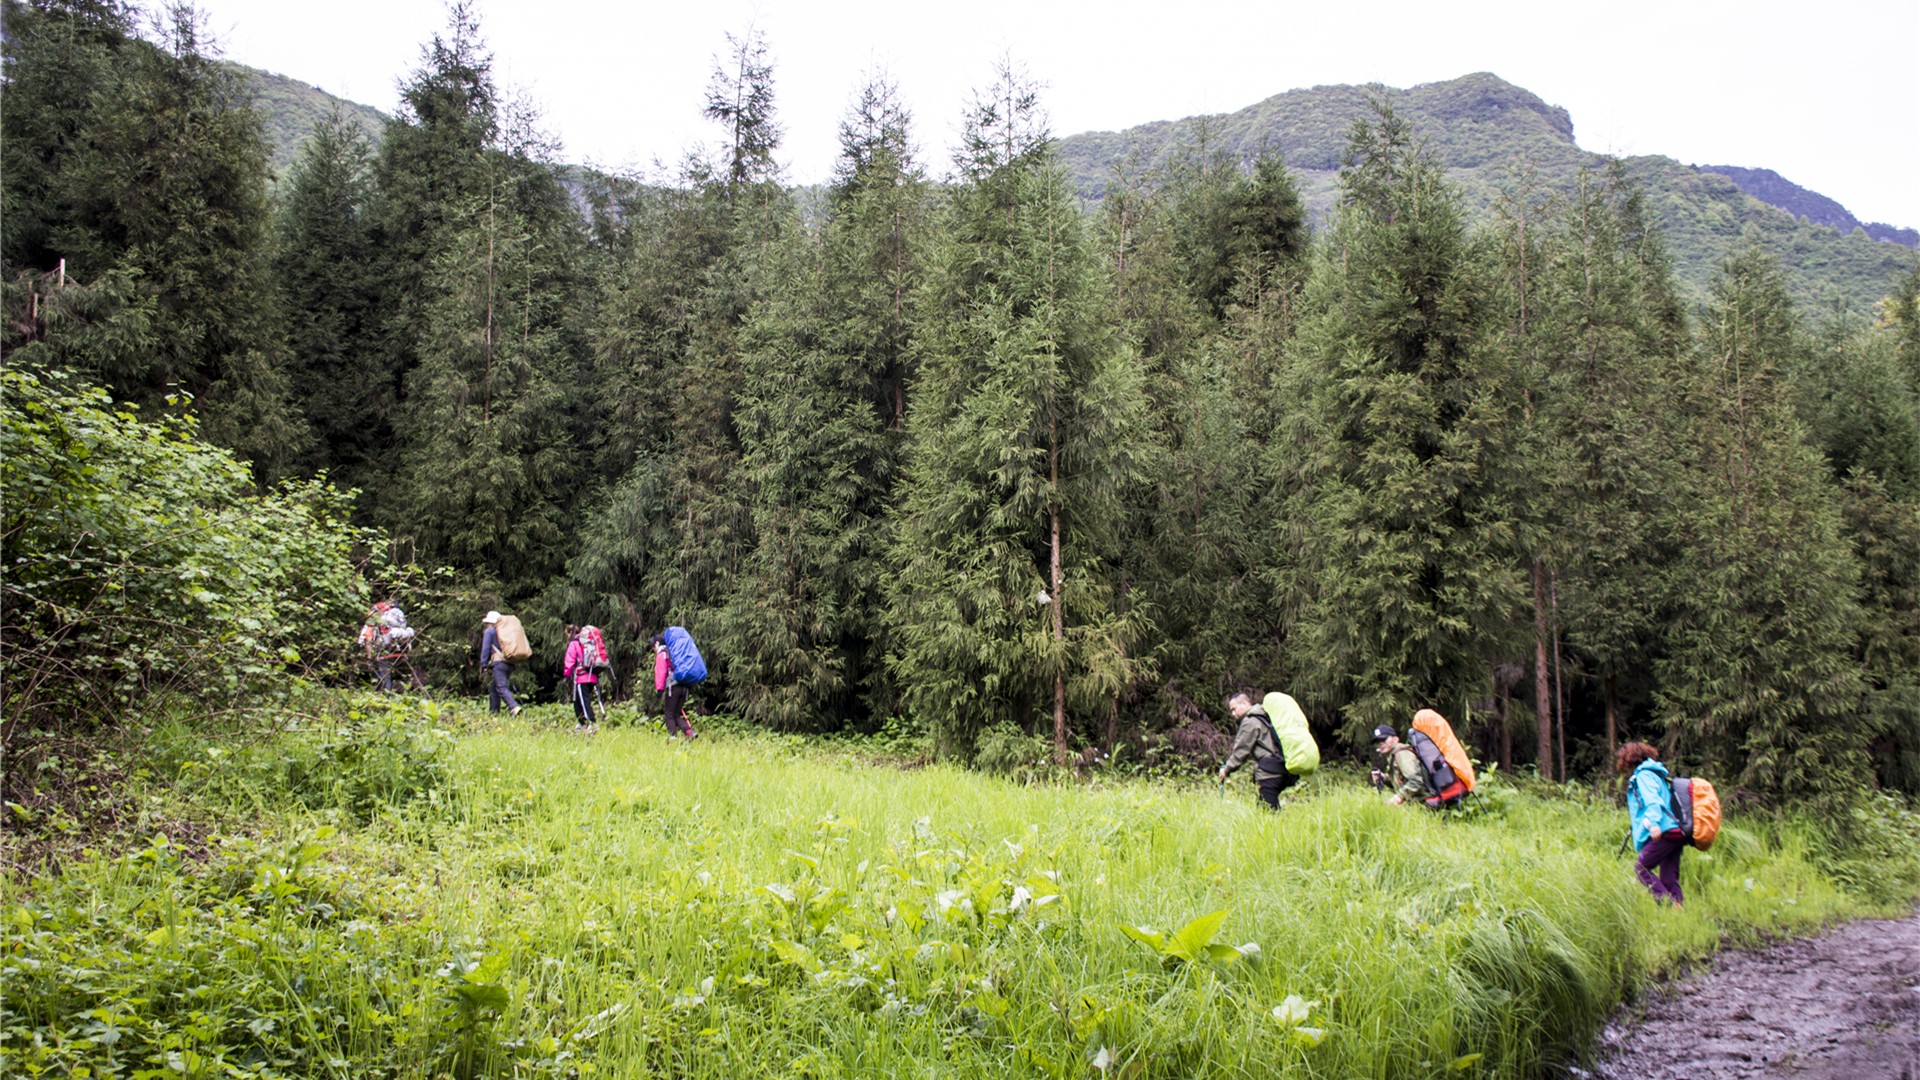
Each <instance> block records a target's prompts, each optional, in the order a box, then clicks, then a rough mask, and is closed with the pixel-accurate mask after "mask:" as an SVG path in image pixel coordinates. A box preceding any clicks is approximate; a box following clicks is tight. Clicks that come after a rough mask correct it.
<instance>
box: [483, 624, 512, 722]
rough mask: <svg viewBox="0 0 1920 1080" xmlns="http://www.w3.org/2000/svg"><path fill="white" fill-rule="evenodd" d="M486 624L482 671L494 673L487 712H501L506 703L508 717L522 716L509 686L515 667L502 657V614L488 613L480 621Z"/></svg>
mask: <svg viewBox="0 0 1920 1080" xmlns="http://www.w3.org/2000/svg"><path fill="white" fill-rule="evenodd" d="M480 621H481V622H482V623H484V624H486V627H487V629H486V632H484V633H482V634H481V635H480V670H481V671H482V672H483V673H484V672H487V671H491V672H492V673H493V686H492V687H491V688H490V689H489V690H488V692H487V711H488V712H496V713H497V712H499V711H500V703H501V702H505V703H506V706H507V715H508V716H519V715H520V703H519V702H517V701H515V700H513V690H512V688H511V687H509V686H508V685H507V676H508V674H509V673H511V672H512V671H513V665H512V664H509V663H507V661H506V660H505V658H503V657H502V656H501V655H500V632H499V630H498V629H497V627H498V626H499V625H500V613H499V612H497V611H489V612H487V616H486V618H484V619H481V620H480Z"/></svg>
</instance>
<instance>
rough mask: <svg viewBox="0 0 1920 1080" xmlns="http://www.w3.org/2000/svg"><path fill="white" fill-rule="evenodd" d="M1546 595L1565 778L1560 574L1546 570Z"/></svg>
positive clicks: (1556, 726)
mask: <svg viewBox="0 0 1920 1080" xmlns="http://www.w3.org/2000/svg"><path fill="white" fill-rule="evenodd" d="M1547 595H1548V596H1549V597H1550V598H1551V599H1552V601H1553V734H1554V737H1555V739H1557V740H1558V741H1559V743H1560V759H1559V768H1558V772H1559V774H1560V775H1559V778H1560V779H1561V780H1565V779H1566V778H1567V686H1566V683H1565V682H1564V681H1563V680H1562V679H1561V678H1560V575H1558V574H1556V573H1553V572H1552V571H1548V572H1547Z"/></svg>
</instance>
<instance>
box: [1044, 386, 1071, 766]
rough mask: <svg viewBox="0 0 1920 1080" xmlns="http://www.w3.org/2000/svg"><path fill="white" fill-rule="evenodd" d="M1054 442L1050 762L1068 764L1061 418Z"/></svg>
mask: <svg viewBox="0 0 1920 1080" xmlns="http://www.w3.org/2000/svg"><path fill="white" fill-rule="evenodd" d="M1053 429H1054V436H1055V437H1054V439H1053V445H1052V446H1050V447H1049V448H1048V449H1047V468H1048V471H1049V472H1051V473H1052V474H1053V490H1054V502H1053V506H1052V519H1053V520H1052V526H1053V528H1052V533H1053V536H1052V546H1053V550H1052V559H1051V561H1052V571H1053V572H1052V575H1051V577H1052V585H1053V648H1054V656H1055V658H1056V659H1055V667H1054V669H1053V761H1054V764H1056V765H1065V764H1066V763H1067V657H1066V651H1067V612H1066V599H1067V598H1066V597H1065V596H1063V595H1061V589H1060V494H1059V493H1060V439H1059V431H1060V420H1059V418H1058V417H1056V418H1055V419H1054V421H1053Z"/></svg>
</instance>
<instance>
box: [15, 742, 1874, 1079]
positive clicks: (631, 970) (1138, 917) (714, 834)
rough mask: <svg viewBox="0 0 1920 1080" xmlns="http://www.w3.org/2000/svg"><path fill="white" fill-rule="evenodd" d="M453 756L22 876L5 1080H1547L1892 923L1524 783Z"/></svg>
mask: <svg viewBox="0 0 1920 1080" xmlns="http://www.w3.org/2000/svg"><path fill="white" fill-rule="evenodd" d="M530 715H533V716H535V717H538V716H539V715H540V714H538V713H533V714H530ZM448 754H449V755H450V758H451V760H450V761H449V762H448V763H447V764H448V769H447V775H448V777H449V780H448V781H447V783H445V784H444V785H441V786H435V787H431V788H429V789H422V790H417V791H414V792H412V793H411V794H412V796H413V798H412V800H411V801H410V802H409V803H407V804H406V806H405V807H404V808H402V809H388V810H385V811H382V812H378V813H375V814H373V815H372V816H371V817H367V816H364V815H359V814H353V815H344V816H343V815H341V814H337V813H336V814H332V815H330V816H328V815H325V814H324V812H323V811H317V810H314V809H311V808H305V809H298V810H296V809H294V808H293V806H292V805H291V804H290V803H289V804H288V805H287V806H286V807H285V808H284V809H283V810H282V812H281V813H280V815H279V816H278V817H275V818H272V819H270V820H268V819H263V820H262V821H261V823H260V824H261V826H262V827H261V828H259V829H256V830H255V832H256V835H255V836H254V837H253V838H252V839H248V840H245V841H232V842H230V843H228V844H227V845H226V846H225V847H224V848H222V849H221V851H220V853H219V855H218V856H217V857H216V858H215V859H214V860H213V861H212V862H211V863H210V864H208V865H206V866H202V867H198V868H195V867H193V866H189V865H186V864H184V863H182V862H180V861H179V860H178V858H177V857H175V856H173V855H170V854H169V853H168V852H167V851H166V850H165V849H164V848H160V849H155V848H152V847H149V848H148V849H146V850H144V851H141V852H136V853H133V854H131V855H126V856H121V857H118V858H100V859H95V860H92V861H88V862H85V863H82V864H79V865H75V866H72V867H69V868H68V871H67V873H65V874H64V875H63V876H62V877H61V878H60V879H59V880H58V881H53V882H47V883H44V884H42V885H39V886H30V887H23V886H22V885H20V884H19V883H14V884H13V885H11V886H9V888H10V890H11V892H10V895H9V896H8V898H7V919H8V928H7V935H8V936H7V960H6V963H7V970H6V977H7V993H6V1001H5V1003H4V1014H5V1015H4V1017H3V1018H0V1019H4V1023H0V1027H3V1028H4V1029H5V1030H6V1032H7V1042H6V1043H5V1045H4V1053H5V1054H6V1056H7V1059H8V1064H9V1066H10V1069H9V1071H14V1067H21V1066H26V1065H29V1064H31V1065H33V1066H34V1067H45V1068H66V1067H69V1066H72V1065H76V1064H84V1065H86V1066H87V1067H92V1068H95V1069H96V1073H95V1074H96V1075H104V1073H102V1072H100V1071H99V1070H100V1067H101V1065H102V1064H103V1063H105V1064H107V1065H108V1066H109V1067H110V1068H117V1069H119V1070H120V1071H119V1072H117V1073H116V1075H128V1076H131V1075H136V1071H135V1070H136V1069H137V1068H153V1067H159V1068H168V1067H170V1062H169V1060H168V1059H167V1058H166V1055H167V1054H168V1053H170V1052H171V1053H174V1054H176V1055H177V1054H178V1053H180V1052H181V1050H182V1048H183V1047H184V1048H187V1049H191V1050H192V1051H193V1052H194V1053H196V1054H199V1055H200V1056H199V1058H198V1059H196V1060H197V1061H198V1063H199V1066H200V1068H201V1070H202V1071H201V1072H199V1073H197V1074H196V1073H194V1072H193V1070H192V1069H190V1068H183V1069H182V1070H179V1071H178V1072H175V1073H166V1072H162V1073H157V1074H154V1075H209V1076H211V1075H262V1076H265V1075H336V1076H343V1077H344V1076H367V1075H391V1076H422V1075H435V1074H439V1075H503V1076H504V1075H525V1076H534V1075H541V1076H562V1075H567V1076H571V1075H580V1076H586V1075H592V1076H619V1077H627V1076H632V1077H642V1076H712V1077H735V1076H783V1077H790V1076H811V1077H829V1076H895V1075H901V1076H949V1075H951V1076H978V1075H1012V1076H1025V1075H1035V1076H1089V1075H1105V1076H1128V1077H1150V1076H1191V1075H1217V1076H1238V1075H1244V1076H1274V1075H1281V1076H1326V1077H1353V1076H1368V1077H1403V1076H1404V1077H1415V1076H1470V1075H1483V1076H1530V1075H1539V1074H1541V1073H1542V1072H1544V1071H1546V1070H1547V1069H1548V1068H1549V1067H1550V1066H1552V1065H1555V1064H1557V1063H1559V1062H1561V1061H1564V1060H1566V1059H1568V1058H1569V1057H1572V1056H1575V1055H1577V1054H1579V1053H1580V1052H1581V1051H1582V1049H1583V1048H1584V1047H1586V1046H1588V1045H1590V1043H1591V1041H1592V1037H1593V1035H1594V1033H1595V1032H1596V1030H1597V1028H1598V1026H1599V1024H1600V1023H1601V1022H1602V1020H1603V1019H1604V1016H1605V1014H1606V1012H1607V1010H1608V1009H1609V1008H1610V1007H1611V1006H1612V1005H1614V1004H1615V1003H1617V1002H1618V1001H1620V1000H1621V999H1622V998H1623V997H1624V996H1626V995H1628V994H1629V993H1630V992H1631V991H1632V989H1633V987H1634V986H1635V985H1637V984H1638V983H1639V982H1640V981H1641V980H1643V979H1644V978H1645V977H1646V976H1647V975H1648V974H1649V973H1650V972H1652V971H1654V970H1657V969H1661V968H1665V967H1668V966H1670V965H1672V964H1674V963H1675V962H1677V961H1680V960H1683V959H1685V958H1688V957H1693V956H1698V955H1702V954H1704V953H1705V952H1707V951H1709V950H1711V949H1712V948H1714V947H1716V946H1717V945H1718V944H1719V943H1720V942H1721V941H1722V940H1723V939H1726V938H1728V937H1731V938H1734V939H1742V938H1751V937H1754V936H1756V935H1760V934H1766V933H1773V932H1779V931H1787V930H1794V929H1801V928H1806V927H1810V926H1814V925H1817V924H1820V923H1823V922H1826V921H1830V920H1833V919H1836V918H1839V917H1844V916H1848V915H1853V914H1858V913H1860V912H1862V911H1863V910H1866V905H1864V904H1863V902H1862V901H1861V900H1859V899H1858V898H1856V897H1851V896H1849V895H1847V894H1844V893H1843V892H1841V891H1840V889H1839V888H1838V887H1837V886H1836V885H1835V883H1834V882H1833V880H1832V879H1831V878H1830V877H1829V876H1828V875H1826V874H1824V873H1822V872H1821V871H1820V870H1819V869H1818V868H1817V866H1816V861H1815V859H1814V854H1815V852H1814V850H1813V840H1812V834H1811V833H1810V832H1808V831H1806V830H1803V829H1799V828H1795V827H1791V826H1789V827H1771V826H1749V825H1745V824H1742V823H1740V822H1738V821H1736V822H1734V823H1733V824H1731V825H1730V827H1729V828H1728V830H1727V831H1726V832H1725V833H1723V835H1722V839H1721V841H1720V843H1719V844H1718V845H1717V846H1716V848H1715V850H1714V851H1713V852H1712V853H1711V854H1710V855H1700V854H1697V853H1690V854H1689V855H1688V856H1687V857H1686V859H1685V861H1684V864H1683V879H1684V884H1685V887H1686V890H1687V896H1688V903H1687V906H1686V908H1685V909H1684V910H1681V911H1674V910H1668V909H1664V908H1661V907H1658V906H1656V905H1655V904H1654V903H1653V902H1652V901H1651V900H1650V899H1649V898H1648V897H1647V896H1646V894H1645V892H1644V891H1643V890H1642V889H1641V887H1640V886H1639V885H1638V884H1637V882H1635V881H1634V879H1633V876H1632V871H1631V867H1630V862H1629V859H1628V857H1627V856H1625V855H1621V854H1618V853H1617V849H1618V846H1619V839H1620V836H1621V834H1622V831H1623V830H1624V827H1625V821H1624V815H1623V814H1622V813H1621V812H1619V811H1618V810H1616V809H1613V808H1610V807H1601V806H1591V805H1583V804H1581V803H1579V802H1575V801H1564V800H1557V799H1540V798H1535V797H1532V796H1530V795H1527V794H1525V793H1511V792H1509V793H1507V798H1506V799H1505V806H1504V809H1503V810H1502V811H1501V812H1499V813H1495V814H1488V815H1484V816H1482V817H1479V818H1467V819H1457V820H1450V819H1444V818H1440V817H1436V816H1434V815H1431V814H1428V813H1426V812H1424V811H1420V810H1410V809H1407V808H1403V807H1392V806H1386V805H1383V804H1382V803H1381V802H1380V801H1379V799H1378V797H1377V796H1375V795H1374V794H1373V793H1372V792H1371V791H1368V790H1366V789H1365V788H1363V787H1361V786H1359V785H1357V784H1350V783H1344V782H1341V781H1340V780H1338V779H1337V778H1333V777H1323V778H1316V779H1315V780H1311V781H1309V782H1308V783H1307V784H1305V785H1303V787H1302V788H1300V789H1296V793H1294V798H1293V799H1292V801H1291V803H1290V804H1289V805H1288V806H1287V807H1286V808H1285V809H1284V810H1283V811H1282V812H1280V813H1278V814H1275V813H1271V812H1269V811H1267V810H1266V809H1265V808H1264V807H1260V806H1257V805H1256V804H1255V803H1254V802H1253V801H1252V800H1251V798H1250V793H1249V792H1248V791H1247V790H1246V789H1243V788H1230V789H1228V791H1227V793H1226V794H1224V795H1222V794H1220V793H1217V792H1215V791H1213V790H1212V789H1181V788H1176V787H1170V786H1146V785H1114V786H1099V787H1050V786H1037V787H1021V786H1014V785H1009V784H1007V783H1004V782H1001V781H996V780H993V779H990V778H986V777H982V776H979V775H976V774H971V773H966V772H962V771H956V770H952V769H948V768H944V767H930V768H920V769H905V770H902V769H894V768H885V767H880V768H876V767H874V766H872V765H870V764H868V763H866V762H865V761H864V760H863V759H862V758H861V757H860V756H859V755H857V754H855V753H841V754H833V753H828V752H824V751H821V750H819V749H816V748H811V747H808V746H806V745H805V744H798V743H795V742H793V741H791V740H782V739H774V738H751V737H749V738H730V739H716V738H712V737H711V736H709V737H708V738H703V739H701V740H699V741H697V742H694V743H690V744H688V743H678V742H668V741H665V740H664V738H663V737H662V736H661V735H660V734H659V733H658V732H657V730H650V729H644V728H639V729H608V730H603V731H602V732H601V734H599V735H598V736H596V737H594V738H592V739H583V738H579V737H574V736H570V735H564V734H559V733H557V731H555V730H549V729H546V728H536V729H535V730H534V731H532V732H529V731H528V730H527V729H526V727H525V726H524V725H520V724H515V725H505V726H501V727H495V728H490V729H488V730H485V731H480V732H477V733H470V734H468V735H466V736H464V737H462V738H460V739H458V740H457V741H455V742H454V743H453V744H452V746H451V748H450V750H448ZM323 820H324V821H326V822H327V824H325V825H324V826H323V825H322V821H323ZM336 827H337V828H338V829H339V831H337V832H334V831H331V830H333V829H334V828H336ZM1216 912H1224V915H1223V916H1222V917H1221V918H1220V921H1219V925H1218V927H1217V930H1216V931H1215V932H1214V933H1212V934H1211V935H1208V934H1206V929H1207V926H1206V924H1205V923H1204V922H1203V923H1201V924H1200V925H1199V926H1197V927H1192V928H1191V929H1190V932H1189V935H1188V938H1187V939H1185V940H1182V939H1177V938H1175V937H1174V933H1175V932H1177V931H1179V930H1181V929H1182V928H1187V927H1190V924H1193V923H1194V920H1196V919H1197V918H1199V917H1201V916H1206V915H1209V914H1212V913H1216ZM1129 931H1132V932H1131V933H1130V932H1129ZM1156 932H1158V936H1157V937H1156ZM1155 942H1158V943H1159V944H1158V946H1156V944H1155ZM1209 944H1211V945H1219V946H1231V947H1230V948H1216V949H1212V950H1208V949H1205V948H1200V947H1198V946H1205V945H1209ZM1254 946H1257V948H1254ZM61 957H68V958H73V957H80V958H82V959H78V960H75V959H67V960H62V959H60V958H61ZM1290 999H1293V1000H1290ZM103 1010H104V1011H106V1012H107V1013H109V1014H110V1015H112V1016H113V1017H114V1018H115V1019H113V1020H112V1023H113V1024H115V1025H117V1026H118V1029H119V1031H120V1033H119V1035H118V1036H116V1038H115V1041H114V1042H113V1043H110V1044H109V1043H104V1042H102V1041H100V1039H101V1038H102V1036H101V1035H100V1033H99V1031H98V1030H96V1028H89V1027H87V1024H88V1023H93V1024H95V1025H96V1026H97V1025H98V1024H99V1023H103V1022H104V1021H99V1020H98V1019H89V1017H91V1016H92V1014H93V1013H96V1012H100V1011H103ZM1303 1010H1304V1011H1303ZM196 1017H197V1018H198V1019H195V1018H196ZM249 1025H251V1027H250V1026H249ZM268 1025H270V1027H268V1029H267V1030H266V1031H265V1033H264V1034H263V1033H262V1031H261V1030H260V1029H261V1028H262V1027H263V1026H268ZM90 1031H91V1032H93V1034H92V1035H91V1036H90V1035H88V1034H87V1033H88V1032H90ZM189 1031H191V1032H192V1034H191V1035H183V1034H182V1033H183V1032H189ZM34 1032H38V1033H39V1037H40V1039H41V1042H40V1044H39V1045H38V1046H37V1047H36V1046H35V1045H34V1042H33V1040H34V1037H35V1036H34V1035H33V1034H32V1033H34ZM168 1037H172V1038H173V1041H174V1044H175V1045H174V1046H173V1048H172V1049H171V1050H168V1049H166V1048H164V1047H163V1045H162V1044H163V1043H164V1042H165V1040H166V1039H167V1038H168ZM90 1038H91V1039H92V1040H93V1041H92V1042H90V1043H89V1042H88V1040H89V1039H90ZM56 1044H57V1045H56ZM83 1044H84V1045H83ZM136 1044H137V1045H138V1047H139V1048H140V1049H139V1052H138V1053H130V1052H125V1051H128V1050H130V1049H131V1048H132V1047H133V1046H135V1045H136ZM36 1055H37V1056H36ZM156 1056H157V1057H158V1059H159V1064H158V1065H157V1066H156V1065H153V1064H151V1063H142V1062H140V1061H135V1060H134V1059H135V1058H141V1059H144V1060H146V1061H148V1062H150V1061H151V1059H154V1058H155V1057H156ZM171 1064H179V1065H182V1066H185V1065H190V1064H193V1063H192V1062H189V1061H188V1060H187V1059H184V1058H182V1059H179V1060H178V1061H176V1062H171ZM229 1066H231V1069H229V1068H228V1067H229ZM231 1070H239V1072H238V1073H235V1072H233V1071H231ZM19 1071H26V1070H25V1069H24V1068H21V1069H20V1070H19Z"/></svg>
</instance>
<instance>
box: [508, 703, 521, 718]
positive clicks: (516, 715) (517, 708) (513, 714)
mask: <svg viewBox="0 0 1920 1080" xmlns="http://www.w3.org/2000/svg"><path fill="white" fill-rule="evenodd" d="M507 715H508V716H511V717H513V718H515V719H518V718H519V716H520V706H518V705H515V706H514V707H513V708H511V709H508V710H507Z"/></svg>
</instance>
